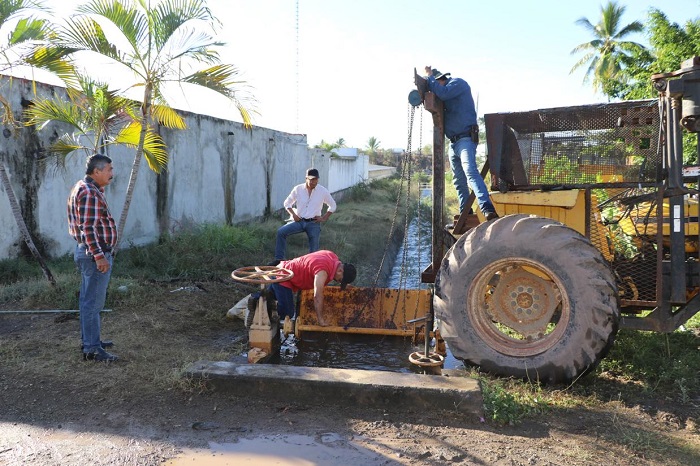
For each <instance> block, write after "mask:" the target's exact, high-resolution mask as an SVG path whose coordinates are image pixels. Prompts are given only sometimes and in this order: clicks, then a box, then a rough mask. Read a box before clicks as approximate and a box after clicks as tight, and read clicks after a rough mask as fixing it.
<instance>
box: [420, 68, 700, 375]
mask: <svg viewBox="0 0 700 466" xmlns="http://www.w3.org/2000/svg"><path fill="white" fill-rule="evenodd" d="M414 79H415V84H416V88H417V89H416V90H414V91H412V94H413V95H409V102H411V103H412V104H413V105H416V104H423V105H424V107H425V109H426V110H428V111H429V112H430V113H431V114H432V119H433V125H434V128H433V173H434V179H433V214H432V215H433V219H432V221H433V240H432V241H433V243H432V248H433V250H432V258H433V259H432V262H431V264H430V265H429V266H428V267H427V268H426V269H425V270H424V271H423V273H422V275H421V280H422V281H423V282H424V283H433V284H434V296H433V298H432V299H433V302H432V305H433V308H434V317H435V319H436V321H437V323H438V324H439V332H440V334H441V336H442V338H444V339H445V341H446V342H447V345H448V347H449V349H450V350H451V352H452V354H453V355H454V356H455V357H456V358H457V359H460V360H462V361H464V362H465V363H466V364H469V365H473V366H478V367H480V368H481V370H484V371H486V372H490V373H493V374H497V375H502V376H512V377H517V378H524V379H529V380H533V381H538V382H542V383H563V382H568V381H571V380H574V379H576V378H578V377H580V376H582V375H584V374H586V373H587V372H589V371H591V370H592V369H594V368H595V367H596V366H597V365H598V363H599V362H600V361H601V359H602V358H604V357H605V355H606V354H607V353H608V351H609V349H610V348H611V345H612V344H613V342H614V339H615V336H616V334H617V332H618V329H620V328H624V329H636V330H645V331H656V332H665V333H669V332H672V331H674V330H676V329H678V328H679V327H680V326H682V325H683V324H684V323H685V322H687V321H688V319H690V318H691V317H693V316H694V315H695V314H696V313H697V312H698V310H699V309H700V295H699V294H698V291H699V289H700V266H699V264H700V262H699V257H698V243H699V240H700V232H699V230H698V189H699V188H700V170H699V169H698V167H684V165H683V132H684V131H687V132H690V133H696V134H695V136H696V137H697V135H698V133H700V57H694V58H692V59H690V60H687V61H685V62H683V64H682V67H681V69H679V70H678V71H675V72H672V73H665V74H658V75H654V76H653V77H652V81H653V85H654V87H655V89H656V90H658V99H653V100H636V101H623V102H615V103H605V104H596V105H584V106H574V107H562V108H547V109H540V110H534V111H525V112H514V113H493V114H486V115H485V116H484V122H485V133H486V154H487V160H486V163H485V164H484V168H483V170H482V175H487V174H488V175H490V186H491V191H492V192H491V199H492V201H493V203H494V205H495V207H496V210H497V212H498V214H499V215H500V218H498V219H495V220H492V221H488V222H486V221H485V219H484V218H483V217H482V216H481V214H476V215H474V214H469V213H468V212H466V211H464V212H462V213H461V214H460V215H459V216H458V217H456V218H455V220H454V225H453V228H451V229H449V230H448V229H446V228H445V219H444V217H445V216H444V213H443V207H442V206H443V201H444V179H443V177H441V176H439V175H440V174H441V173H442V172H443V171H444V160H443V152H444V141H445V138H444V130H443V107H442V102H440V100H439V99H438V98H437V97H436V96H435V95H434V94H432V93H430V92H428V91H427V88H426V82H425V79H424V78H422V77H421V76H419V75H418V74H417V73H416V72H415V70H414ZM416 93H417V95H416ZM698 158H699V159H700V157H698ZM471 202H472V203H473V195H472V199H471Z"/></svg>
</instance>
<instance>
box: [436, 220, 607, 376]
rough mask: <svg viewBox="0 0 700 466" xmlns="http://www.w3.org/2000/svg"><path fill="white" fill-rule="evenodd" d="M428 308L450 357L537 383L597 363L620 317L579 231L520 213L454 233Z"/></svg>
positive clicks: (596, 255)
mask: <svg viewBox="0 0 700 466" xmlns="http://www.w3.org/2000/svg"><path fill="white" fill-rule="evenodd" d="M434 307H435V317H436V318H437V319H438V321H439V323H440V332H441V334H442V337H443V338H444V339H445V341H446V342H447V344H448V346H449V348H450V350H451V352H452V354H453V355H454V356H455V357H456V358H457V359H461V360H463V361H464V362H465V363H467V364H470V365H474V366H479V367H480V368H481V369H482V370H484V371H486V372H489V373H493V374H497V375H502V376H514V377H518V378H523V379H529V380H532V381H538V382H542V383H560V382H567V381H570V380H572V379H575V378H576V377H578V376H580V375H583V374H585V373H586V372H588V371H590V370H591V369H593V368H595V367H596V365H597V364H598V363H599V362H600V360H601V359H602V358H603V357H604V356H605V355H606V354H607V352H608V350H609V349H610V346H611V345H612V343H613V340H614V338H615V335H616V333H617V329H618V323H619V309H618V301H617V288H616V285H615V280H614V278H613V275H612V273H611V272H610V269H609V268H608V267H607V266H606V263H605V261H604V259H603V257H602V255H601V253H600V252H599V251H598V250H597V249H596V248H595V247H594V246H593V245H592V244H591V242H590V241H589V240H588V239H586V238H585V237H584V236H583V235H581V234H580V233H578V232H577V231H575V230H573V229H571V228H569V227H567V226H565V225H562V224H561V223H559V222H556V221H553V220H551V219H547V218H541V217H535V216H528V215H509V216H506V217H501V218H499V219H497V220H494V221H491V222H487V223H483V224H481V225H479V226H478V227H477V228H474V229H472V230H470V231H469V233H468V234H466V235H464V236H462V237H461V238H460V239H459V240H458V241H457V242H456V243H455V244H454V246H453V247H452V248H451V249H450V250H449V251H448V253H447V255H446V256H445V258H444V259H443V261H442V265H441V267H440V270H439V271H438V274H437V276H436V280H435V300H434Z"/></svg>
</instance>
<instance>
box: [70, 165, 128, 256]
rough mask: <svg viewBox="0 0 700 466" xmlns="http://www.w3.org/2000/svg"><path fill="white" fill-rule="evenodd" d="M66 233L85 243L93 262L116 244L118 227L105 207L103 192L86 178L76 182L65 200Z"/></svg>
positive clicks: (90, 179)
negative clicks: (66, 206) (66, 207)
mask: <svg viewBox="0 0 700 466" xmlns="http://www.w3.org/2000/svg"><path fill="white" fill-rule="evenodd" d="M68 233H69V234H70V235H71V236H72V237H73V239H75V240H76V241H77V242H78V243H80V244H85V245H86V246H87V252H88V254H90V255H92V256H93V257H94V258H95V260H98V259H102V258H103V257H104V253H105V252H108V251H111V250H112V249H113V248H114V247H116V245H117V225H116V223H115V222H114V219H113V218H112V214H110V212H109V208H108V207H107V200H106V199H105V196H104V189H102V188H100V187H98V186H97V185H96V184H95V182H94V181H93V180H92V178H90V177H89V176H86V177H85V178H84V179H82V180H80V181H78V182H77V183H76V184H75V186H74V187H73V190H72V191H71V193H70V196H69V197H68Z"/></svg>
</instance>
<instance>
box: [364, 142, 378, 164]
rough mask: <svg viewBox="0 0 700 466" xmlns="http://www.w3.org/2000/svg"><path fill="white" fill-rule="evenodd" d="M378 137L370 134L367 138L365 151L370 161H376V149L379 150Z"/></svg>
mask: <svg viewBox="0 0 700 466" xmlns="http://www.w3.org/2000/svg"><path fill="white" fill-rule="evenodd" d="M379 144H380V143H379V139H377V138H375V137H374V136H370V138H369V139H368V140H367V152H369V155H370V161H371V162H372V163H377V151H378V150H379Z"/></svg>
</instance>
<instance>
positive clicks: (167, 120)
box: [151, 104, 187, 129]
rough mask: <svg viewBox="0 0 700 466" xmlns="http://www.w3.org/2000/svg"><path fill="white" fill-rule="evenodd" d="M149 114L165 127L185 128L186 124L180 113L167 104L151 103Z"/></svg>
mask: <svg viewBox="0 0 700 466" xmlns="http://www.w3.org/2000/svg"><path fill="white" fill-rule="evenodd" d="M151 115H152V116H153V118H154V119H155V120H156V121H158V122H159V123H160V124H162V125H163V126H165V127H166V128H172V129H186V128H187V124H186V123H185V119H184V118H182V115H180V114H179V113H177V110H175V109H174V108H172V107H170V106H169V105H167V104H166V105H160V104H153V105H151Z"/></svg>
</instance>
